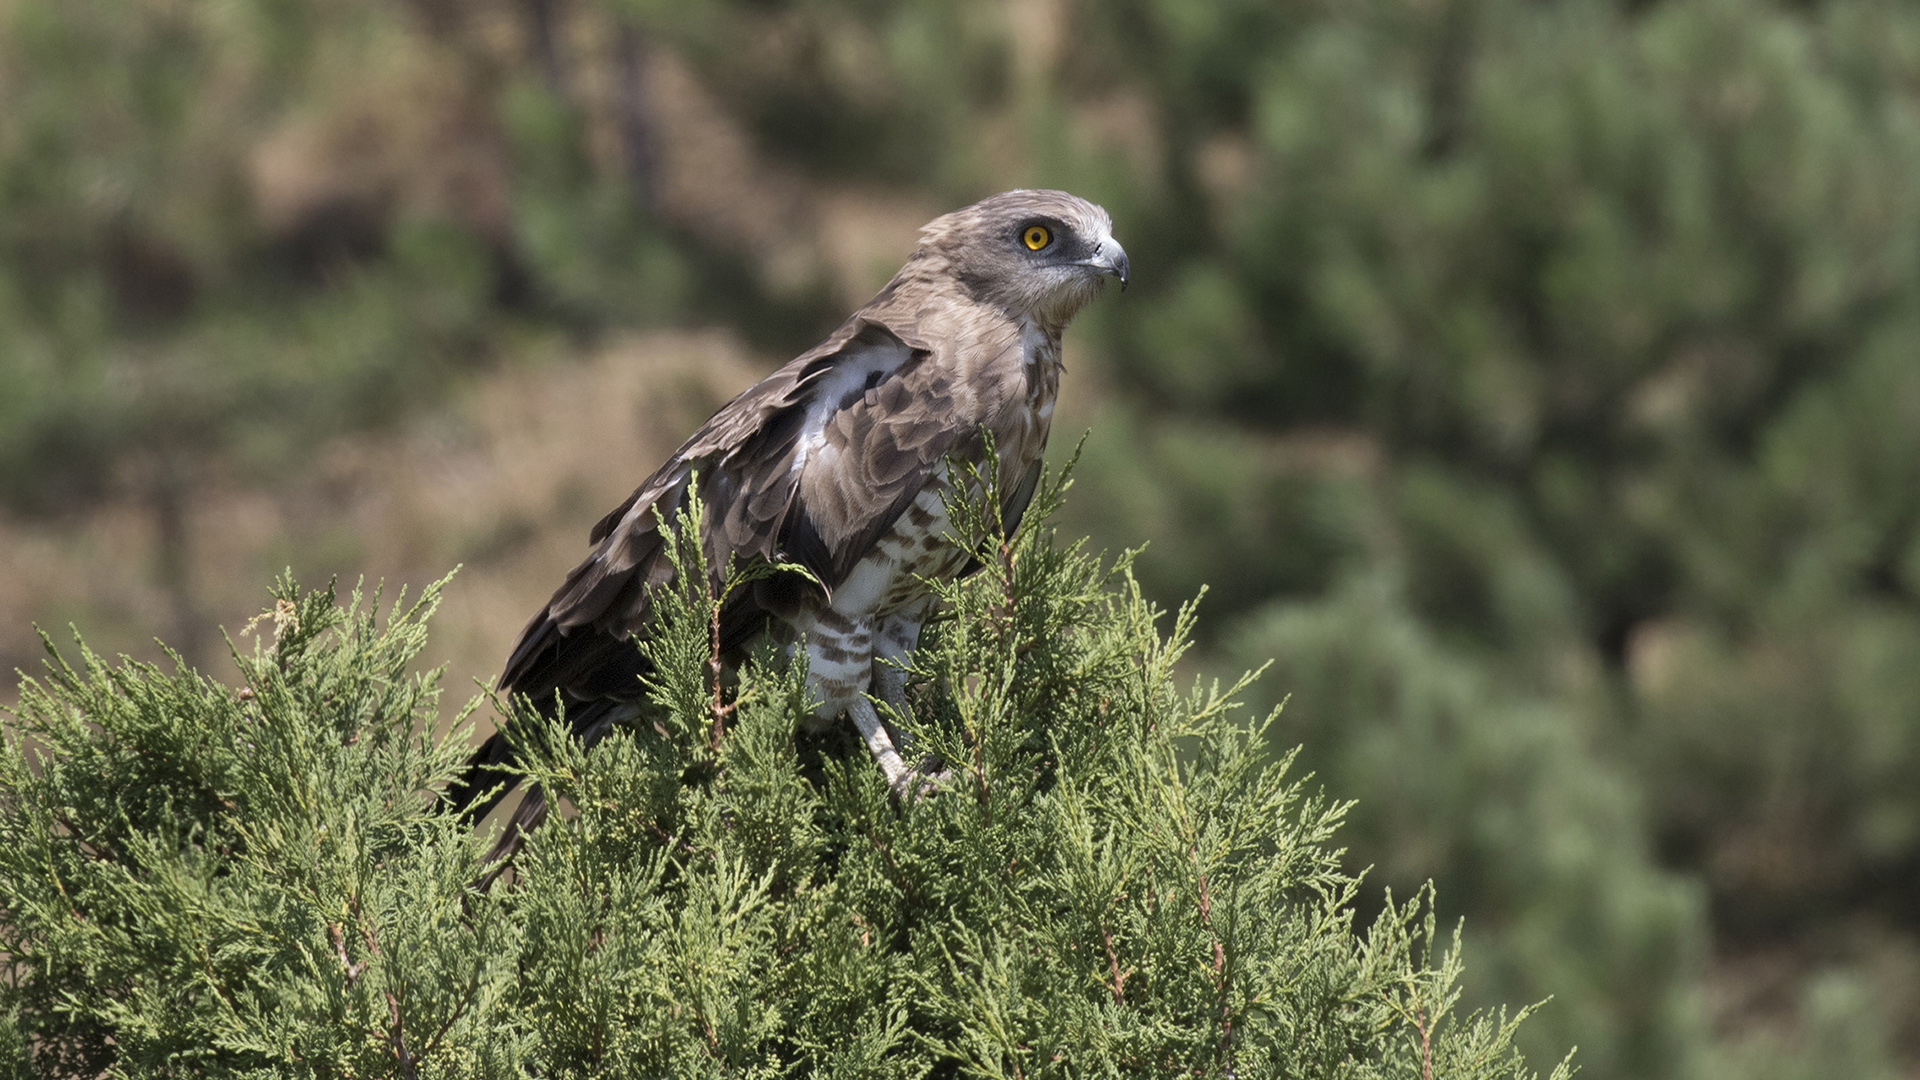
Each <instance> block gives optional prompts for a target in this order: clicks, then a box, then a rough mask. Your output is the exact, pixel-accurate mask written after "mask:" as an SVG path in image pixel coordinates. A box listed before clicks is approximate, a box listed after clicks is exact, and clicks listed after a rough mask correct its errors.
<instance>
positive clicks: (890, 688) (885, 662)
mask: <svg viewBox="0 0 1920 1080" xmlns="http://www.w3.org/2000/svg"><path fill="white" fill-rule="evenodd" d="M945 487H946V469H945V467H944V466H942V467H940V468H938V469H936V470H935V471H934V474H933V476H932V477H931V478H930V479H929V480H928V483H927V485H926V486H925V487H923V488H921V489H920V493H919V494H918V495H916V496H915V497H914V500H913V502H912V503H911V504H909V505H908V507H907V509H906V511H905V512H904V513H902V514H901V515H900V517H899V518H898V520H896V521H895V522H894V525H893V528H892V529H891V530H890V531H888V533H887V534H886V535H885V536H883V537H881V539H880V542H879V543H877V544H875V545H874V546H873V548H872V550H870V551H868V552H867V554H866V557H865V558H862V559H861V560H860V562H859V564H858V565H856V566H855V567H854V568H853V572H852V573H850V574H848V575H847V579H846V580H845V581H844V582H842V583H841V585H840V587H839V588H838V589H835V590H834V592H833V598H832V600H831V602H830V603H829V604H828V605H827V606H826V607H824V608H820V609H816V610H814V611H812V612H809V613H807V614H805V615H803V616H802V617H801V618H800V619H798V620H796V628H797V629H798V630H799V631H800V632H801V634H802V635H803V636H804V640H805V643H806V650H807V689H808V690H809V691H811V696H812V697H813V699H814V701H815V702H816V703H817V704H816V705H815V708H814V711H813V715H812V716H811V717H809V719H808V724H807V726H808V727H809V728H812V729H814V730H818V729H819V728H822V727H825V726H826V725H827V724H829V723H831V722H832V721H833V719H834V718H835V717H837V716H839V715H840V714H842V713H845V714H847V716H848V717H850V718H851V719H852V720H853V722H854V725H855V726H856V727H858V728H859V729H860V735H861V738H863V739H864V740H865V741H866V744H867V749H868V750H869V751H871V752H872V753H873V756H874V759H875V760H876V761H878V762H879V764H880V768H881V770H882V771H884V772H885V773H886V774H887V781H888V783H890V784H892V785H893V786H894V787H895V788H896V789H897V790H898V789H901V788H902V786H903V784H904V782H905V780H906V778H907V776H908V774H909V773H910V772H911V769H909V767H908V766H907V764H906V763H905V762H904V761H902V760H901V758H900V755H899V753H898V751H896V750H895V749H894V746H893V740H892V739H891V738H890V737H889V736H888V735H887V731H886V728H885V727H884V726H882V725H881V722H880V715H879V712H878V711H877V710H876V709H875V708H874V707H873V703H872V702H870V701H869V700H867V696H866V695H867V690H868V688H869V686H872V687H873V689H875V690H876V691H878V692H879V695H880V697H881V698H882V699H884V700H886V701H887V702H888V703H890V704H892V705H894V706H895V707H896V708H897V707H900V706H901V705H903V704H904V701H903V698H904V690H905V685H904V683H905V676H904V675H903V673H902V671H901V667H902V666H904V665H905V663H906V659H907V657H908V656H909V655H910V654H911V653H912V652H913V649H914V646H915V645H916V644H918V643H919V640H920V624H921V622H923V621H924V620H925V619H926V617H927V613H928V611H929V609H930V608H931V607H932V605H933V594H932V592H931V591H930V590H929V589H928V588H927V586H926V584H925V583H924V582H922V581H920V580H919V578H922V577H925V578H935V579H939V578H950V577H952V576H953V575H954V574H957V573H959V572H960V568H961V566H963V565H964V564H965V563H966V554H965V553H964V552H962V551H961V550H960V549H959V547H958V546H957V545H955V544H954V543H953V542H952V540H951V538H950V536H949V535H948V521H947V510H946V505H945V504H944V503H943V502H942V501H941V498H940V494H941V491H942V490H943V489H944V488H945ZM876 682H877V683H878V685H877V686H875V685H873V684H874V683H876ZM903 793H904V792H903Z"/></svg>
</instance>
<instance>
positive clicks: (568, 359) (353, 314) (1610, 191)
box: [0, 0, 1920, 1080]
mask: <svg viewBox="0 0 1920 1080" xmlns="http://www.w3.org/2000/svg"><path fill="white" fill-rule="evenodd" d="M1014 186H1053V187H1064V188H1068V189H1071V190H1073V191H1075V192H1077V193H1079V194H1081V195H1084V196H1087V197H1089V198H1091V199H1094V200H1095V201H1098V202H1101V203H1103V204H1104V205H1105V206H1106V207H1107V208H1108V209H1109V210H1111V211H1112V213H1113V216H1114V218H1115V221H1116V233H1117V235H1118V236H1119V237H1120V238H1121V240H1122V242H1123V243H1125V244H1126V246H1127V249H1128V251H1129V253H1130V255H1131V257H1132V262H1133V265H1134V267H1135V270H1136V274H1135V281H1134V284H1133V286H1132V287H1131V288H1130V289H1129V291H1128V292H1127V293H1126V294H1125V295H1124V296H1117V295H1116V296H1109V297H1107V298H1105V299H1103V300H1102V301H1101V302H1100V303H1098V304H1096V305H1095V306H1094V307H1093V308H1092V309H1090V310H1089V311H1088V312H1087V313H1086V314H1084V315H1083V316H1082V317H1081V320H1080V322H1079V324H1078V325H1076V327H1075V328H1074V330H1073V331H1072V332H1071V333H1070V334H1069V339H1070V340H1069V349H1068V368H1069V373H1068V376H1067V379H1066V388H1065V393H1066V395H1067V398H1066V402H1065V405H1064V407H1063V415H1062V419H1061V420H1060V421H1059V427H1060V433H1061V435H1062V436H1063V437H1062V438H1061V439H1060V440H1059V442H1061V443H1070V442H1071V440H1072V438H1073V436H1075V435H1077V433H1078V432H1079V430H1081V429H1084V428H1090V429H1091V431H1092V435H1091V438H1090V440H1089V443H1088V451H1087V457H1086V460H1085V462H1084V464H1083V467H1082V471H1081V473H1080V478H1081V480H1080V483H1079V485H1078V486H1077V487H1076V489H1075V492H1074V496H1073V500H1072V502H1071V504H1070V508H1069V514H1070V521H1069V522H1068V523H1067V527H1068V528H1069V529H1070V530H1072V531H1074V532H1088V533H1091V534H1092V535H1093V536H1094V537H1095V539H1096V542H1097V543H1098V544H1101V545H1105V546H1108V547H1110V548H1120V547H1131V546H1136V545H1139V544H1141V543H1148V542H1150V546H1149V547H1148V548H1147V550H1146V552H1145V554H1144V555H1143V556H1142V558H1141V560H1140V563H1139V566H1140V572H1141V574H1142V575H1143V579H1144V581H1145V583H1146V585H1147V587H1148V588H1149V590H1150V592H1151V593H1152V594H1154V595H1155V596H1157V597H1158V598H1160V599H1161V600H1162V601H1163V602H1165V603H1169V604H1171V603H1177V602H1178V601H1180V600H1181V599H1184V598H1186V597H1188V596H1190V595H1192V594H1193V593H1194V592H1195V591H1196V590H1198V589H1199V588H1200V587H1201V586H1202V585H1203V584H1204V585H1206V586H1208V587H1209V589H1210V591H1209V592H1208V594H1207V598H1206V600H1205V602H1204V605H1203V608H1202V610H1203V620H1204V621H1203V626H1204V627H1206V638H1205V656H1204V657H1203V658H1202V659H1201V661H1200V662H1199V663H1197V664H1196V665H1195V674H1196V675H1199V674H1211V673H1213V672H1216V671H1230V670H1238V669H1239V668H1241V667H1245V666H1252V665H1256V664H1260V663H1264V662H1266V661H1267V660H1268V659H1273V660H1274V661H1275V664H1274V667H1273V668H1272V669H1271V670H1270V671H1269V672H1268V674H1267V675H1266V676H1265V678H1264V679H1263V680H1262V682H1261V683H1260V688H1261V689H1260V690H1259V693H1260V694H1261V695H1264V697H1265V699H1266V702H1267V703H1269V704H1270V703H1272V702H1277V701H1278V700H1280V699H1281V698H1282V697H1283V696H1286V695H1289V694H1290V695H1291V698H1290V701H1289V703H1288V705H1287V708H1286V712H1285V714H1284V719H1283V721H1282V723H1281V725H1280V728H1281V734H1280V738H1281V739H1282V740H1283V741H1285V742H1287V743H1289V744H1291V743H1293V742H1303V743H1304V744H1305V746H1306V752H1305V759H1306V760H1307V762H1308V763H1309V765H1310V767H1311V768H1313V769H1315V770H1316V771H1317V772H1318V774H1319V776H1320V777H1321V778H1322V780H1323V781H1324V782H1325V783H1326V784H1327V785H1328V787H1329V789H1330V790H1331V791H1332V792H1333V793H1334V794H1335V795H1336V796H1338V797H1341V798H1352V799H1356V800H1358V805H1357V807H1356V809H1355V811H1354V814H1353V819H1352V821H1353V823H1352V825H1351V826H1350V828H1349V829H1348V830H1347V831H1346V833H1345V834H1344V835H1345V838H1346V842H1347V844H1348V845H1349V846H1350V852H1349V858H1350V860H1351V863H1352V865H1353V866H1354V867H1355V868H1360V867H1367V866H1371V867H1373V868H1374V869H1373V871H1372V876H1371V878H1370V881H1371V882H1372V883H1373V885H1374V886H1375V887H1376V890H1377V888H1378V887H1380V886H1386V885H1391V886H1392V887H1393V888H1394V889H1395V891H1396V893H1397V894H1399V895H1408V894H1410V893H1411V892H1412V891H1413V890H1414V888H1415V887H1417V886H1418V884H1419V883H1420V882H1422V881H1425V880H1427V879H1429V878H1431V879H1434V880H1435V881H1436V882H1437V883H1438V885H1439V895H1440V898H1441V903H1442V906H1443V908H1444V909H1445V912H1444V913H1445V914H1448V915H1452V916H1464V917H1465V918H1466V919H1467V940H1468V943H1469V949H1470V953H1469V964H1470V972H1471V974H1470V977H1469V980H1468V982H1469V985H1470V987H1471V988H1472V992H1473V993H1474V994H1475V995H1476V996H1477V997H1478V998H1480V999H1482V1000H1484V1001H1502V1000H1506V1001H1515V1000H1535V999H1538V998H1542V997H1546V996H1548V995H1552V997H1553V1001H1552V1003H1551V1004H1550V1005H1548V1006H1547V1007H1546V1008H1545V1009H1544V1010H1543V1011H1542V1012H1541V1014H1540V1015H1539V1018H1538V1019H1537V1020H1535V1021H1533V1022H1531V1023H1529V1025H1528V1026H1527V1028H1526V1029H1524V1037H1525V1039H1526V1040H1527V1041H1528V1042H1529V1044H1530V1045H1531V1046H1532V1047H1533V1048H1534V1050H1535V1052H1536V1055H1542V1056H1543V1057H1542V1059H1544V1060H1551V1059H1553V1058H1556V1057H1557V1056H1558V1051H1557V1049H1556V1048H1561V1047H1564V1046H1566V1045H1568V1044H1569V1043H1577V1044H1579V1046H1580V1053H1579V1056H1578V1058H1577V1060H1578V1061H1579V1062H1581V1063H1582V1065H1583V1067H1584V1075H1586V1076H1589V1077H1593V1078H1596V1080H1614V1078H1628V1077H1761V1078H1768V1077H1780V1078H1788V1077H1793V1078H1808V1080H1813V1078H1826V1077H1833V1078H1871V1077H1899V1076H1907V1077H1914V1076H1920V356H1916V348H1915V343H1916V341H1920V7H1916V6H1914V5H1912V4H1905V3H1892V2H1874V0H1858V2H1856V0H1804V2H1798V3H1762V2H1750V0H1621V2H1613V3H1606V2H1579V0H1562V2H1554V0H1398V2H1387V0H1381V2H1371V0H1320V2H1313V0H1295V2H1275V3H1257V2H1252V0H1220V2H1213V3H1208V2H1203V0H1079V2H1070V0H1005V2H983V0H905V2H900V3H880V2H877V0H794V2H786V3H781V2H774V0H725V2H711V3H691V2H685V0H680V2H674V0H624V2H623V0H221V2H213V0H0V551H3V552H4V553H5V557H4V558H0V616H3V618H0V623H4V625H0V664H4V665H5V666H6V667H8V668H11V667H15V666H22V667H25V666H30V665H31V664H32V663H33V660H32V658H33V656H34V654H35V650H36V648H37V644H36V642H35V640H34V638H33V635H32V631H31V628H30V624H31V623H33V622H36V621H37V622H39V623H41V624H43V625H47V626H54V627H57V626H60V625H62V624H64V623H66V622H69V621H72V622H76V623H78V624H79V625H80V626H81V627H82V628H83V629H85V630H86V631H87V632H88V636H89V638H90V640H93V641H94V642H95V643H96V644H100V645H104V646H108V647H110V648H123V649H126V650H127V651H130V652H133V653H136V654H139V655H147V656H151V655H154V654H155V652H156V650H155V648H154V646H153V645H152V644H151V638H152V637H153V636H154V635H159V636H161V637H163V638H164V639H165V640H167V641H168V642H169V643H170V644H172V645H174V646H175V647H177V648H179V649H180V650H181V651H182V652H183V653H184V654H185V655H186V656H187V657H188V658H189V659H190V660H191V661H193V662H196V663H203V664H207V665H209V666H216V665H217V662H218V660H219V658H220V657H221V656H222V655H223V650H224V645H223V644H222V643H221V641H220V638H219V636H218V635H219V631H218V627H219V626H221V625H225V626H228V627H230V628H234V630H235V632H236V633H237V632H238V628H239V627H240V626H241V625H242V624H243V622H244V620H245V618H246V616H247V615H248V614H250V613H251V612H252V611H253V610H255V609H256V608H257V607H258V605H259V603H260V600H261V598H262V597H263V596H264V595H265V588H266V585H267V584H268V582H269V580H270V578H271V576H272V574H273V573H274V572H275V571H276V570H277V569H279V568H280V567H282V566H286V565H289V564H291V565H292V566H293V567H294V569H295V571H296V572H297V573H299V574H300V575H301V577H302V579H303V580H307V579H317V578H320V577H324V576H325V575H326V574H328V573H338V574H340V575H342V576H343V578H345V579H346V580H348V581H351V580H352V579H353V578H355V577H356V576H359V575H363V574H364V575H366V576H367V578H368V579H369V581H371V580H373V579H376V578H384V579H386V580H387V581H388V582H389V583H390V584H392V583H397V582H402V581H411V582H421V581H425V580H430V579H432V578H434V577H437V576H438V575H439V574H440V573H442V572H444V570H445V568H446V567H448V566H450V565H452V564H453V563H455V562H463V563H464V564H465V565H466V569H465V570H464V571H463V573H462V575H461V577H460V578H459V579H457V581H456V583H455V585H454V586H453V588H452V589H451V590H450V591H449V594H448V604H447V606H446V607H445V608H443V613H442V615H441V618H440V620H439V625H440V629H439V632H438V633H439V644H438V646H437V647H438V648H439V649H440V653H439V657H440V659H442V660H444V661H446V662H448V663H449V664H451V665H452V666H453V668H454V670H455V672H456V674H457V675H458V676H460V677H463V678H464V677H474V678H479V679H482V680H484V679H486V678H488V677H489V676H490V675H491V674H492V673H493V672H494V671H495V670H497V665H498V663H499V660H500V657H502V656H503V655H504V653H505V650H506V647H507V645H508V643H509V642H510V641H511V639H512V637H513V636H514V634H515V633H516V632H517V631H518V629H519V626H520V624H521V622H522V621H523V620H524V618H525V617H526V616H527V615H528V614H529V613H530V612H531V611H532V610H533V609H534V608H535V607H536V606H537V605H538V604H539V603H540V602H541V601H543V600H544V599H545V596H546V594H547V592H548V591H549V590H550V589H551V588H552V587H553V586H554V585H555V584H557V583H558V581H559V580H560V578H561V576H562V575H563V574H564V572H565V569H566V568H567V567H568V566H569V565H570V564H571V563H572V562H573V561H574V560H575V559H576V558H577V557H578V556H579V555H580V554H581V553H582V552H583V550H584V542H585V531H586V528H587V526H588V525H589V524H590V523H591V522H592V521H593V520H594V519H595V518H596V517H597V516H598V515H599V514H600V513H601V512H602V511H603V510H604V509H605V508H606V506H608V505H610V504H612V503H613V502H614V501H616V500H617V499H619V498H620V497H621V496H623V495H624V494H625V493H626V491H627V490H629V488H630V487H631V485H632V484H634V483H636V482H637V481H638V480H639V479H640V478H641V477H642V476H644V475H645V474H646V473H647V472H648V471H650V470H651V468H652V466H653V465H654V464H656V463H657V461H658V460H659V458H660V457H661V456H663V455H664V454H665V453H666V452H668V451H669V450H670V449H671V448H672V447H673V446H674V445H675V444H677V442H678V441H679V439H680V438H681V437H683V436H684V434H685V433H686V432H687V431H688V430H690V429H691V427H692V426H693V425H694V424H695V423H696V422H697V421H698V420H699V419H700V418H701V417H702V416H704V415H705V413H706V412H707V411H708V410H710V409H712V408H713V407H714V406H715V405H717V404H718V403H719V402H721V401H723V400H725V398H726V397H727V396H729V395H730V394H732V393H734V392H737V391H738V390H739V389H741V388H742V387H744V386H745V385H747V384H748V383H750V382H751V381H752V380H753V379H755V378H757V377H758V376H759V375H760V374H763V373H764V372H766V371H767V370H770V369H771V368H772V367H773V366H774V365H776V364H777V363H779V362H781V361H782V360H784V359H785V358H787V357H788V356H791V355H793V354H794V353H796V352H798V351H800V350H801V349H804V348H805V347H807V346H808V345H810V344H811V343H812V342H813V341H814V340H816V339H817V337H818V336H820V335H821V334H822V333H824V332H825V331H826V330H827V329H830V328H831V327H832V326H833V325H834V324H835V323H837V322H838V320H839V319H840V318H841V317H842V316H843V315H844V314H845V312H846V311H847V310H849V309H851V308H852V307H853V306H855V305H857V304H858V303H860V302H862V301H863V300H864V299H865V298H866V296H867V295H868V294H870V292H871V291H872V290H873V289H874V288H875V287H877V286H878V285H879V284H880V283H882V282H883V281H884V280H885V279H886V277H887V276H889V274H890V273H891V271H892V270H893V269H894V267H896V266H897V265H898V263H899V261H900V260H901V258H903V257H904V256H905V254H906V253H907V252H908V251H909V250H911V247H912V244H913V242H914V232H915V229H916V228H917V226H918V225H919V224H921V223H923V222H924V221H926V220H927V219H929V218H931V217H933V216H934V215H936V214H938V213H940V212H942V211H944V210H946V209H950V208H952V207H953V206H956V205H959V204H960V203H963V202H967V201H971V200H972V199H974V198H977V197H979V196H982V195H985V194H987V193H990V192H992V191H995V190H999V189H1002V188H1006V187H1014ZM1058 449H1059V447H1058V446H1057V447H1056V450H1058Z"/></svg>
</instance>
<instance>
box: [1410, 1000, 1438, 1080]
mask: <svg viewBox="0 0 1920 1080" xmlns="http://www.w3.org/2000/svg"><path fill="white" fill-rule="evenodd" d="M1413 1030H1415V1031H1417V1032H1419V1033H1420V1080H1433V1039H1432V1036H1431V1033H1430V1032H1428V1031H1427V1017H1426V1012H1425V1010H1423V1009H1419V1008H1415V1009H1414V1010H1413Z"/></svg>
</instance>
